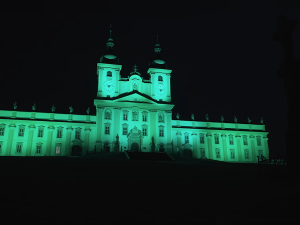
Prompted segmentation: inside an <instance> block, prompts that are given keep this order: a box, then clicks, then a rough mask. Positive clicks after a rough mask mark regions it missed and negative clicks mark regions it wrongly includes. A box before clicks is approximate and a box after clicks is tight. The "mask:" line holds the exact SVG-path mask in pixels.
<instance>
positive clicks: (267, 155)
mask: <svg viewBox="0 0 300 225" xmlns="http://www.w3.org/2000/svg"><path fill="white" fill-rule="evenodd" d="M268 140H269V138H267V137H264V145H265V146H264V147H265V154H266V157H267V158H269V156H270V153H269V145H268Z"/></svg>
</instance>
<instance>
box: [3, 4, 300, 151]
mask: <svg viewBox="0 0 300 225" xmlns="http://www.w3.org/2000/svg"><path fill="white" fill-rule="evenodd" d="M209 2H210V3H205V4H204V3H202V5H200V6H199V8H197V9H195V8H194V7H191V8H190V10H188V11H185V10H184V11H182V12H181V13H179V11H178V10H171V9H170V10H162V9H160V10H161V11H159V10H158V11H156V13H144V12H143V11H142V10H140V11H138V10H137V12H133V11H132V10H131V11H130V13H127V12H126V10H123V11H120V12H119V11H118V10H114V11H113V13H112V12H110V13H109V12H106V13H103V12H102V11H101V13H99V12H93V13H91V12H90V13H75V12H74V13H72V14H70V13H49V12H47V11H45V12H43V13H31V12H28V11H18V12H15V13H7V14H3V15H2V21H1V28H2V29H1V30H2V32H1V33H2V37H1V39H2V46H1V47H2V48H1V54H2V57H1V58H2V62H1V63H2V65H1V93H0V94H1V102H0V109H3V110H13V102H15V101H16V102H17V103H18V110H20V111H31V107H32V105H33V103H36V106H37V111H40V112H51V106H52V104H54V105H55V106H56V112H57V113H69V106H73V108H74V112H73V113H74V114H86V111H85V110H86V109H87V107H90V109H91V114H92V115H95V114H96V110H95V107H94V106H93V100H94V99H95V98H96V93H97V75H96V64H97V63H98V62H99V59H100V57H101V55H103V54H105V50H106V42H107V39H108V36H109V29H108V26H109V24H110V23H112V24H113V31H112V37H113V40H114V44H115V47H114V49H115V53H116V55H117V56H118V57H119V59H120V64H122V70H121V76H122V77H127V76H129V73H130V72H131V71H132V68H133V65H134V64H136V65H137V66H138V69H139V72H140V73H141V74H142V76H143V77H144V78H145V79H148V78H149V76H148V75H147V74H146V72H147V70H148V66H149V62H150V61H151V60H152V58H153V54H154V45H155V43H156V33H157V32H158V33H159V43H160V45H161V48H162V51H161V53H162V57H163V59H164V60H165V61H166V62H167V67H168V69H171V70H172V74H171V94H172V101H173V103H174V104H175V107H174V109H173V119H175V115H176V113H177V112H179V113H180V119H182V120H190V118H191V117H190V115H191V113H192V112H194V114H195V120H197V121H205V114H207V113H208V114H209V117H210V120H211V121H213V122H219V121H220V117H221V115H222V114H223V115H224V117H225V122H234V121H233V118H234V116H237V118H238V123H247V117H248V116H249V117H250V119H251V120H252V123H254V124H259V123H260V118H261V117H263V118H264V122H265V125H266V130H267V131H268V132H270V133H269V136H268V137H269V148H270V155H271V156H276V154H277V151H279V153H283V152H284V151H285V143H284V138H283V134H284V132H285V130H286V129H287V125H286V113H287V104H286V100H285V94H284V89H283V83H282V80H281V79H280V78H278V77H277V70H278V69H279V67H280V63H281V62H282V59H283V56H282V49H281V45H280V43H276V42H273V41H272V36H273V33H274V32H275V31H277V16H278V15H279V14H281V13H284V14H286V15H287V16H288V18H289V19H295V20H297V21H298V24H299V23H300V14H299V11H300V10H299V9H300V6H299V5H300V4H298V6H297V5H293V4H290V5H289V4H287V5H283V4H282V3H281V1H261V0H260V1H209ZM216 2H221V3H219V4H217V3H216ZM285 2H288V3H291V2H289V1H285ZM111 14H113V15H114V16H111ZM109 15H110V16H109ZM296 37H297V38H298V40H300V27H299V26H298V27H297V29H296V31H295V32H294V34H293V38H294V40H296ZM295 56H296V57H297V58H298V59H300V41H298V43H295Z"/></svg>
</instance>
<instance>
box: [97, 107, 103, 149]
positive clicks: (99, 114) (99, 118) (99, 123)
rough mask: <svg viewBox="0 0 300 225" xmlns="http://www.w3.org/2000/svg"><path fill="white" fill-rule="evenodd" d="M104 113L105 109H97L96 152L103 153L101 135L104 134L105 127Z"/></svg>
mask: <svg viewBox="0 0 300 225" xmlns="http://www.w3.org/2000/svg"><path fill="white" fill-rule="evenodd" d="M103 111H104V108H103V107H102V108H98V107H97V115H96V135H97V136H96V152H98V153H100V152H101V148H102V145H101V134H102V127H103V125H104V124H103Z"/></svg>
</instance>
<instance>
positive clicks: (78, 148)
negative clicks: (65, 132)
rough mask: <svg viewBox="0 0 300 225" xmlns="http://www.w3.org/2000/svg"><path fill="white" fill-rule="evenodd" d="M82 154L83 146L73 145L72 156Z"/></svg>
mask: <svg viewBox="0 0 300 225" xmlns="http://www.w3.org/2000/svg"><path fill="white" fill-rule="evenodd" d="M81 154H82V148H81V146H80V145H74V146H73V147H72V152H71V156H80V155H81Z"/></svg>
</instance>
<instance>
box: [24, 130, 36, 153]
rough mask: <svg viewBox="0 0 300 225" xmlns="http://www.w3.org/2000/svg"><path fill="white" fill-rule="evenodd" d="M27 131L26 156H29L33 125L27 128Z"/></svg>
mask: <svg viewBox="0 0 300 225" xmlns="http://www.w3.org/2000/svg"><path fill="white" fill-rule="evenodd" d="M28 129H29V132H28V142H27V149H26V156H31V152H32V139H33V131H34V129H35V126H34V125H30V126H29V127H28Z"/></svg>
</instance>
